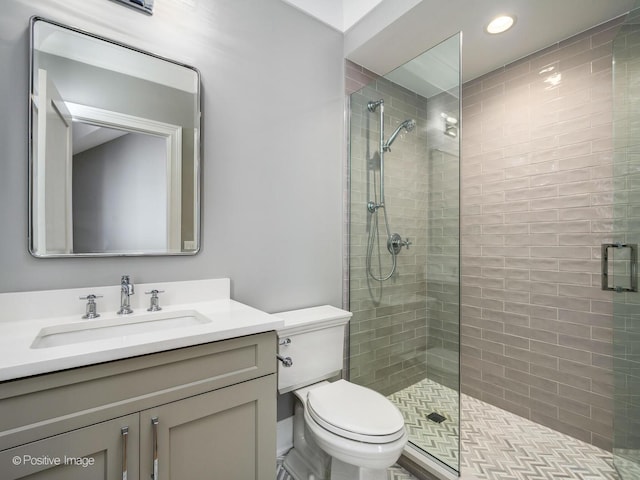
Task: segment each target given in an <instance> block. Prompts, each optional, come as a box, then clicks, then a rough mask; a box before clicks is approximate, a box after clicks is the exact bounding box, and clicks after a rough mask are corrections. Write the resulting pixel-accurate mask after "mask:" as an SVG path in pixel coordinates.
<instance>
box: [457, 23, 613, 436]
mask: <svg viewBox="0 0 640 480" xmlns="http://www.w3.org/2000/svg"><path fill="white" fill-rule="evenodd" d="M620 23H621V20H613V21H611V22H608V23H606V24H603V25H600V26H598V27H595V28H593V29H591V30H589V31H587V32H585V33H582V34H580V35H578V36H576V37H573V38H570V39H568V40H565V41H563V42H560V43H558V44H556V45H553V46H550V47H549V48H547V49H545V50H544V51H541V52H538V53H535V54H533V55H531V56H529V57H527V58H524V59H522V60H519V61H517V62H515V63H514V64H511V65H507V66H505V67H504V68H501V69H499V70H497V71H495V72H491V73H489V74H487V75H485V76H483V77H481V78H478V79H475V80H472V81H470V82H469V83H467V84H465V85H464V87H463V107H464V108H463V128H462V149H463V150H462V195H461V197H462V199H461V233H462V237H461V243H462V320H461V328H462V346H461V356H462V373H461V382H462V391H463V392H465V393H467V394H469V395H472V396H475V397H477V398H480V399H482V400H484V401H486V402H488V403H492V404H494V405H496V406H498V407H501V408H503V409H506V410H509V411H511V412H514V413H516V414H518V415H521V416H523V417H525V418H528V419H531V420H534V421H536V422H539V423H541V424H544V425H547V426H549V427H552V428H554V429H557V430H559V431H561V432H563V433H567V434H569V435H572V436H574V437H577V438H579V439H581V440H584V441H587V442H590V443H593V444H595V445H597V446H599V447H602V448H606V449H611V448H612V434H613V431H612V428H613V427H612V411H613V404H612V396H613V387H612V385H613V376H612V353H613V351H612V348H613V347H612V302H611V300H612V297H611V293H610V292H603V291H601V290H600V244H602V243H606V242H610V241H612V228H613V223H612V219H613V210H614V209H613V203H614V200H613V194H612V193H613V190H614V187H615V186H616V185H615V182H614V178H613V143H612V102H613V96H612V95H613V94H612V72H611V60H612V41H613V38H614V36H615V34H616V32H617V31H618V28H619V26H620Z"/></svg>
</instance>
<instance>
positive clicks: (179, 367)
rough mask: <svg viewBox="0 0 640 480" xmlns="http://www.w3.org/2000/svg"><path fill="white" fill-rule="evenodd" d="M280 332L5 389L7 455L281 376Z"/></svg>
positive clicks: (0, 433)
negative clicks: (65, 435)
mask: <svg viewBox="0 0 640 480" xmlns="http://www.w3.org/2000/svg"><path fill="white" fill-rule="evenodd" d="M275 349H276V334H275V332H266V333H261V334H257V335H248V336H245V337H239V338H234V339H230V340H224V341H220V342H213V343H208V344H204V345H197V346H193V347H187V348H181V349H177V350H170V351H166V352H160V353H154V354H150V355H145V356H141V357H135V358H129V359H124V360H117V361H114V362H108V363H103V364H99V365H91V366H87V367H81V368H76V369H72V370H66V371H62V372H56V373H51V374H46V375H39V376H36V377H29V378H25V379H20V380H14V381H10V382H3V383H1V384H0V411H2V412H3V414H2V415H1V416H0V450H4V449H6V448H10V447H14V446H17V445H21V444H24V443H27V442H31V441H34V440H36V439H40V438H45V437H49V436H52V435H56V434H59V433H62V432H65V431H69V430H72V429H76V428H80V427H83V426H86V425H90V424H93V423H98V422H102V421H105V420H108V419H111V418H115V417H120V416H124V415H127V414H130V413H133V412H136V411H140V410H142V409H145V408H151V407H154V406H157V405H162V404H164V403H169V402H173V401H176V400H179V399H181V398H186V397H189V396H193V395H197V394H200V393H203V392H208V391H212V390H216V389H218V388H222V387H226V386H228V385H233V384H236V383H240V382H244V381H247V380H251V379H254V378H258V377H261V376H264V375H268V374H271V373H274V372H275V371H276V360H275Z"/></svg>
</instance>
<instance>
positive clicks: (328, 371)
mask: <svg viewBox="0 0 640 480" xmlns="http://www.w3.org/2000/svg"><path fill="white" fill-rule="evenodd" d="M276 315H277V316H279V317H280V318H282V319H283V320H284V323H285V324H284V327H283V328H282V329H281V330H279V331H278V336H279V343H280V347H279V354H280V356H281V357H282V358H289V359H290V360H291V366H289V367H286V366H285V365H284V363H282V362H280V364H279V369H278V388H279V391H280V392H281V393H285V392H289V391H292V392H293V393H294V394H295V396H296V398H297V399H298V401H297V402H296V406H295V415H294V427H293V428H294V437H293V449H291V450H290V451H289V453H288V454H287V456H286V457H285V460H284V466H285V468H286V469H287V470H288V471H289V473H290V474H291V475H292V476H293V477H294V479H295V480H320V479H325V478H326V479H329V478H330V479H331V480H378V479H386V478H387V477H386V469H387V468H388V467H390V466H391V465H393V464H394V463H395V462H396V461H397V460H398V458H399V457H400V455H401V454H402V451H403V449H404V447H405V445H406V443H407V433H406V429H405V425H404V419H403V418H402V414H401V413H400V411H399V410H398V409H397V407H396V406H395V405H393V403H391V402H390V401H389V400H388V399H387V398H386V397H384V396H383V395H381V394H379V393H378V392H375V391H373V390H371V389H369V388H366V387H362V386H360V385H355V384H352V383H350V382H348V381H346V380H342V379H340V380H336V381H333V382H328V381H326V379H328V378H332V377H335V376H336V375H337V374H339V373H340V370H341V368H342V362H343V342H344V331H345V327H346V324H347V323H348V321H349V318H350V317H351V313H349V312H346V311H344V310H340V309H338V308H335V307H330V306H323V307H314V308H308V309H303V310H296V311H293V312H283V313H279V314H276ZM287 363H289V362H287Z"/></svg>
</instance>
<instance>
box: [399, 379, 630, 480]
mask: <svg viewBox="0 0 640 480" xmlns="http://www.w3.org/2000/svg"><path fill="white" fill-rule="evenodd" d="M457 397H458V395H457V393H456V392H455V391H454V390H451V389H449V388H447V387H443V386H442V385H440V384H438V383H436V382H433V381H431V380H422V381H421V382H418V383H417V384H415V385H412V386H410V387H408V388H406V389H404V390H402V391H400V392H396V393H394V394H393V395H390V396H389V398H390V399H391V400H392V401H394V403H396V405H398V407H399V408H400V410H401V411H402V413H403V415H404V417H405V420H406V424H407V428H408V430H409V435H410V438H411V441H412V442H414V443H415V444H416V445H417V446H419V447H420V448H422V449H424V450H426V451H429V452H430V453H431V454H433V455H435V456H437V457H438V458H440V459H442V460H444V461H446V462H449V463H450V464H452V465H455V462H456V461H457V435H458V425H457V411H458V398H457ZM461 407H462V411H461V422H462V423H461V424H462V427H461V429H460V432H461V453H460V464H461V465H460V466H461V469H462V474H463V476H462V478H467V477H469V478H474V479H477V480H556V479H565V480H619V477H618V474H617V473H616V471H615V469H614V467H613V456H612V454H611V453H610V452H607V451H605V450H602V449H599V448H597V447H595V446H593V445H590V444H588V443H585V442H582V441H580V440H577V439H575V438H573V437H570V436H568V435H564V434H562V433H559V432H557V431H555V430H552V429H550V428H548V427H545V426H542V425H539V424H537V423H535V422H532V421H530V420H527V419H525V418H522V417H519V416H518V415H515V414H512V413H510V412H507V411H505V410H502V409H500V408H497V407H494V406H493V405H489V404H487V403H485V402H482V401H481V400H478V399H476V398H473V397H470V396H468V395H464V394H463V395H462V396H461ZM432 412H436V413H438V414H440V415H442V416H443V417H445V420H444V421H443V422H441V423H437V422H434V421H431V420H429V419H427V418H426V416H427V415H428V414H430V413H432ZM621 463H622V462H621ZM619 466H620V465H619ZM627 467H628V468H634V467H635V466H634V465H633V464H629V465H628V466H627ZM633 475H634V474H632V475H631V476H630V478H636V476H637V478H640V474H638V473H637V472H635V475H636V476H633Z"/></svg>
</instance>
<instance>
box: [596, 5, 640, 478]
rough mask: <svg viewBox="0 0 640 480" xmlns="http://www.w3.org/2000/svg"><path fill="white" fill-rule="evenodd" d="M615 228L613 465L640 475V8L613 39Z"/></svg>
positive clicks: (606, 259)
mask: <svg viewBox="0 0 640 480" xmlns="http://www.w3.org/2000/svg"><path fill="white" fill-rule="evenodd" d="M613 58H614V64H613V80H614V110H613V111H614V118H613V126H614V178H613V181H614V225H613V227H614V231H613V242H614V243H613V244H610V245H608V246H607V245H603V247H602V253H603V273H604V274H606V275H603V282H602V283H603V288H608V289H612V290H613V369H614V436H613V454H614V464H615V467H616V469H617V470H618V473H619V474H620V477H621V479H622V480H633V479H638V478H640V294H639V293H638V285H637V275H638V272H637V265H638V254H637V248H638V245H640V9H636V10H634V11H632V12H631V13H630V14H629V15H628V17H627V20H626V22H625V23H624V24H623V25H622V26H621V28H620V30H619V32H618V34H617V36H616V38H615V40H614V44H613Z"/></svg>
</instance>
